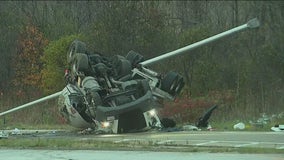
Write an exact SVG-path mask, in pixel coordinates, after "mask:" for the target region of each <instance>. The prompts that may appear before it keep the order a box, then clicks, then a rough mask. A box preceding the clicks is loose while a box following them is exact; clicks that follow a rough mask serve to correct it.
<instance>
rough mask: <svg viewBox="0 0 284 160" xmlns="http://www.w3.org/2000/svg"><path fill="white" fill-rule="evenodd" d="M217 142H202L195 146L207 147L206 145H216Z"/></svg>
mask: <svg viewBox="0 0 284 160" xmlns="http://www.w3.org/2000/svg"><path fill="white" fill-rule="evenodd" d="M218 142H219V141H209V142H204V143H198V144H195V145H196V146H202V145H207V144H212V143H218Z"/></svg>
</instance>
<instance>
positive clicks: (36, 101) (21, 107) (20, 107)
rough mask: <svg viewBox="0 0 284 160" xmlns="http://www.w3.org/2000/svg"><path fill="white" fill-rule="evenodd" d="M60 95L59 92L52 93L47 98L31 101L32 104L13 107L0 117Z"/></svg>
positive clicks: (0, 114)
mask: <svg viewBox="0 0 284 160" xmlns="http://www.w3.org/2000/svg"><path fill="white" fill-rule="evenodd" d="M60 94H61V91H60V92H57V93H54V94H52V95H49V96H46V97H43V98H40V99H38V100H35V101H33V102H30V103H27V104H24V105H21V106H18V107H15V108H13V109H10V110H8V111H5V112H2V113H0V116H3V115H5V114H8V113H11V112H15V111H17V110H20V109H23V108H26V107H29V106H32V105H34V104H37V103H40V102H43V101H46V100H49V99H53V98H56V97H58V96H59V95H60Z"/></svg>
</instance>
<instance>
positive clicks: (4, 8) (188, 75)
mask: <svg viewBox="0 0 284 160" xmlns="http://www.w3.org/2000/svg"><path fill="white" fill-rule="evenodd" d="M254 17H256V18H258V19H259V20H260V22H261V27H260V28H258V29H256V30H249V31H244V32H241V33H237V34H235V35H232V36H230V37H226V38H224V39H221V40H219V41H217V42H213V43H211V44H208V45H205V46H202V47H200V48H197V49H195V50H193V51H190V52H189V53H187V54H184V55H182V56H179V57H174V58H171V59H169V60H166V61H163V62H160V63H158V64H157V65H154V66H153V68H154V69H155V70H157V71H158V72H162V73H163V72H166V71H168V70H172V69H175V70H177V71H178V72H180V73H181V74H182V75H183V76H184V78H185V82H186V86H185V88H184V90H183V91H182V95H181V97H182V98H186V99H190V98H200V97H202V98H204V97H205V98H207V99H211V100H212V101H216V103H219V104H221V106H222V107H221V109H220V112H222V113H224V112H226V111H228V110H230V111H236V112H237V111H238V110H242V111H244V112H245V113H247V114H248V115H250V114H254V115H256V114H259V113H263V112H266V113H272V112H279V111H283V109H282V108H283V107H282V105H283V104H284V103H283V101H284V98H283V95H284V94H283V93H284V85H283V84H284V83H283V78H284V71H283V69H282V68H283V67H284V56H283V53H284V52H283V51H284V48H283V45H282V44H283V42H284V33H283V26H284V3H283V2H282V1H237V0H234V1H1V2H0V33H1V38H0V42H1V43H0V54H1V59H0V63H1V67H0V73H1V75H2V76H0V92H1V102H2V104H3V103H4V102H6V101H9V100H10V101H11V100H12V99H17V98H18V97H21V96H22V98H25V99H33V98H37V97H39V96H43V95H46V94H50V93H53V92H56V91H58V90H61V89H62V88H63V87H64V80H63V74H64V70H65V69H66V67H67V64H66V52H67V49H68V45H69V44H70V43H71V42H72V40H74V39H76V38H77V39H80V40H83V41H85V42H86V43H87V45H88V48H90V50H91V52H100V53H102V54H104V55H106V56H110V55H114V54H120V55H126V54H127V52H128V51H130V50H135V51H137V52H139V53H141V54H142V55H143V56H144V57H145V58H146V59H148V58H152V57H155V56H158V55H161V54H163V53H166V52H169V51H172V50H175V49H178V48H180V47H183V46H185V45H188V44H191V43H194V42H196V41H199V40H202V39H204V38H207V37H209V36H212V35H214V34H217V33H220V32H222V31H225V30H228V29H230V28H232V27H235V26H237V25H241V24H243V23H246V22H247V21H248V20H249V19H252V18H254ZM16 95H17V97H16ZM12 102H13V103H14V101H12ZM15 103H17V102H15ZM18 103H21V102H18ZM9 105H10V103H9ZM1 107H2V105H1ZM1 110H2V109H1ZM220 114H221V113H220ZM239 115H240V116H241V115H242V114H241V113H239Z"/></svg>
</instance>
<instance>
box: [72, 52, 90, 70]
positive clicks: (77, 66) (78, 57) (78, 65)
mask: <svg viewBox="0 0 284 160" xmlns="http://www.w3.org/2000/svg"><path fill="white" fill-rule="evenodd" d="M71 70H72V72H73V73H78V72H83V73H85V75H87V74H88V73H89V70H90V68H89V59H88V56H87V55H86V54H83V53H77V54H75V55H73V60H72V69H71Z"/></svg>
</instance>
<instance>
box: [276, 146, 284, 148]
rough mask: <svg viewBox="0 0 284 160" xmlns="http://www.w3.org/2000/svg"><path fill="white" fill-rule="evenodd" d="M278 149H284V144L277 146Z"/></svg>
mask: <svg viewBox="0 0 284 160" xmlns="http://www.w3.org/2000/svg"><path fill="white" fill-rule="evenodd" d="M276 149H284V146H281V147H276Z"/></svg>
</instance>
